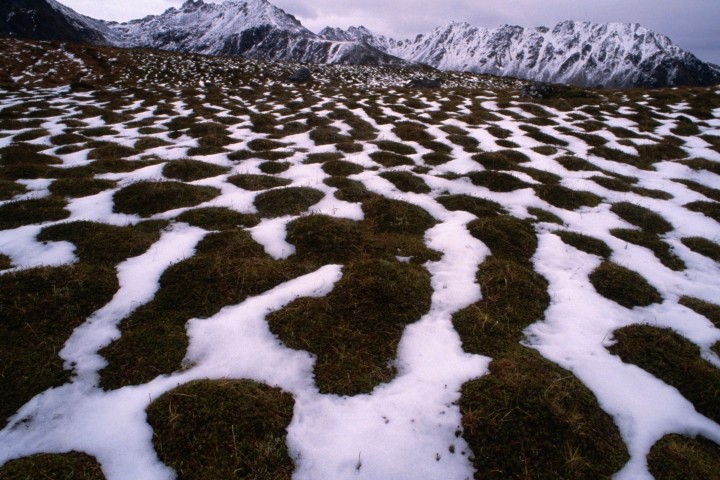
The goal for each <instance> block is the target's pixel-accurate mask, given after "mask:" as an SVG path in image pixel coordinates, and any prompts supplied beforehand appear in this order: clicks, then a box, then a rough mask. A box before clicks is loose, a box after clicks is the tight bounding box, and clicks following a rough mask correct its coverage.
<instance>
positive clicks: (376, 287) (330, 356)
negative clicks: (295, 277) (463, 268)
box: [268, 259, 432, 395]
mask: <svg viewBox="0 0 720 480" xmlns="http://www.w3.org/2000/svg"><path fill="white" fill-rule="evenodd" d="M431 293H432V290H431V288H430V276H429V275H428V273H427V272H426V271H424V270H423V269H422V268H420V267H418V266H416V265H412V264H405V263H400V262H398V261H397V260H395V261H389V260H381V259H367V260H365V259H361V260H357V261H355V262H352V263H349V264H348V265H346V266H345V268H344V271H343V278H342V279H341V280H340V281H339V282H338V283H337V284H336V285H335V288H334V289H333V291H332V292H331V293H330V294H329V295H328V296H327V297H324V298H320V299H316V298H304V299H299V300H296V301H295V302H293V303H292V304H290V305H288V306H287V307H286V308H285V309H283V310H281V311H279V312H275V313H272V314H271V315H270V316H269V317H268V323H269V325H270V329H271V331H272V332H273V333H274V334H276V335H278V336H279V337H280V339H281V340H282V341H283V342H284V343H285V344H286V345H288V346H289V347H290V348H295V349H298V350H306V351H309V352H311V353H313V354H315V355H317V357H318V358H317V362H316V363H315V370H314V371H315V381H316V383H317V385H318V388H319V389H320V391H321V392H324V393H336V394H339V395H356V394H359V393H366V392H370V391H371V390H372V389H373V388H374V387H375V386H377V385H378V384H380V383H383V382H387V381H389V380H391V379H392V377H393V375H394V373H395V372H394V368H392V367H390V366H389V364H388V362H389V361H390V360H392V359H393V358H394V357H395V352H396V350H397V344H398V342H399V340H400V336H401V335H402V332H403V330H404V329H405V326H406V325H408V324H410V323H413V322H415V321H417V320H419V319H420V317H421V316H422V315H423V314H425V313H426V312H427V310H428V309H429V307H430V295H431Z"/></svg>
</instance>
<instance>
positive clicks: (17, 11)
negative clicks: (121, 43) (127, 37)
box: [0, 0, 113, 44]
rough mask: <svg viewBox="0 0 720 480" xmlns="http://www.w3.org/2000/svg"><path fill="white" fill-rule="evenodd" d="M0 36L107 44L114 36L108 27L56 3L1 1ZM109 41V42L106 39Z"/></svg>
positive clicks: (45, 1) (51, 1)
mask: <svg viewBox="0 0 720 480" xmlns="http://www.w3.org/2000/svg"><path fill="white" fill-rule="evenodd" d="M0 19H4V21H2V22H0V36H3V37H17V38H27V39H31V40H56V41H63V42H80V43H94V44H107V43H112V37H113V33H112V32H111V31H110V30H109V28H108V26H107V24H106V23H105V22H103V21H100V20H95V19H92V18H90V17H86V16H85V15H80V14H79V13H77V12H75V11H74V10H72V9H70V8H68V7H66V6H64V5H62V4H60V3H58V2H56V1H55V0H3V1H2V2H0ZM108 37H110V38H108Z"/></svg>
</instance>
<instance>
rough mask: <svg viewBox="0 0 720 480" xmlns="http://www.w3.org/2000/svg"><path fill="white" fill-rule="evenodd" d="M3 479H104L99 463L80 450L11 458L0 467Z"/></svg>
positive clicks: (0, 476) (0, 474)
mask: <svg viewBox="0 0 720 480" xmlns="http://www.w3.org/2000/svg"><path fill="white" fill-rule="evenodd" d="M0 478H2V479H3V480H29V479H32V478H38V479H40V478H52V479H53V480H105V476H104V475H103V473H102V470H101V468H100V464H99V463H98V462H97V460H95V459H94V458H93V457H91V456H89V455H86V454H84V453H80V452H69V453H54V454H50V453H44V454H39V455H33V456H31V457H26V458H21V459H18V460H12V461H10V462H8V463H6V464H5V465H3V467H2V468H0Z"/></svg>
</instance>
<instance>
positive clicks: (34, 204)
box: [0, 196, 70, 230]
mask: <svg viewBox="0 0 720 480" xmlns="http://www.w3.org/2000/svg"><path fill="white" fill-rule="evenodd" d="M66 205H67V204H66V203H65V201H64V200H61V199H59V198H58V197H54V196H51V197H45V198H36V199H31V200H22V201H14V202H9V203H6V204H5V205H2V206H0V230H7V229H11V228H18V227H22V226H23V225H32V224H36V223H44V222H52V221H57V220H62V219H64V218H67V217H69V216H70V212H69V211H67V210H65V206H66Z"/></svg>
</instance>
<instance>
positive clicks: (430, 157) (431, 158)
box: [422, 152, 453, 166]
mask: <svg viewBox="0 0 720 480" xmlns="http://www.w3.org/2000/svg"><path fill="white" fill-rule="evenodd" d="M422 159H423V161H424V162H425V163H427V164H428V165H433V166H437V165H443V164H445V163H447V162H449V161H451V160H453V157H452V156H450V155H448V154H446V153H438V152H431V153H426V154H425V155H423V156H422Z"/></svg>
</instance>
